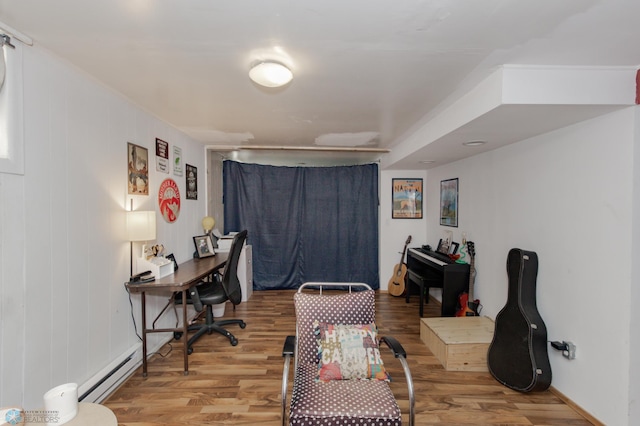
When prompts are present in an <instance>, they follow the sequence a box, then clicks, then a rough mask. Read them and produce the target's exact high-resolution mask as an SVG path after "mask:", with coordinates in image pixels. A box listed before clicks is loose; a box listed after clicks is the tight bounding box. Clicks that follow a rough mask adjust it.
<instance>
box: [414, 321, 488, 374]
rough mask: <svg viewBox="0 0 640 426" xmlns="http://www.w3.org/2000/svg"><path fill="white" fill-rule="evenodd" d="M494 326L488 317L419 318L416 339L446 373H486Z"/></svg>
mask: <svg viewBox="0 0 640 426" xmlns="http://www.w3.org/2000/svg"><path fill="white" fill-rule="evenodd" d="M493 330H494V324H493V321H492V320H491V318H488V317H459V318H456V317H453V318H452V317H446V318H422V319H421V320H420V339H421V340H422V341H423V342H424V344H426V345H427V347H428V348H429V349H430V350H431V352H433V354H434V355H435V356H436V358H438V360H439V361H440V362H441V363H442V365H443V366H444V368H445V370H448V371H489V370H488V368H487V351H488V350H489V344H490V343H491V339H492V338H493Z"/></svg>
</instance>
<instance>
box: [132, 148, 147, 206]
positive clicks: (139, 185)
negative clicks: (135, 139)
mask: <svg viewBox="0 0 640 426" xmlns="http://www.w3.org/2000/svg"><path fill="white" fill-rule="evenodd" d="M148 165H149V152H148V151H147V148H144V147H141V146H139V145H136V144H133V143H131V142H127V170H128V172H127V173H128V176H127V182H128V184H127V186H128V190H127V192H128V193H129V194H135V195H149V167H148Z"/></svg>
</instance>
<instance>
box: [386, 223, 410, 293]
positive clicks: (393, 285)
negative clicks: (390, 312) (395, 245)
mask: <svg viewBox="0 0 640 426" xmlns="http://www.w3.org/2000/svg"><path fill="white" fill-rule="evenodd" d="M410 242H411V235H409V237H407V241H405V243H404V249H402V257H401V258H400V263H398V264H397V265H396V266H395V267H394V268H393V276H392V277H391V279H390V280H389V286H388V288H389V294H390V295H392V296H402V295H403V294H404V279H405V276H406V275H407V265H406V264H405V263H404V254H405V253H406V252H407V246H408V245H409V243H410Z"/></svg>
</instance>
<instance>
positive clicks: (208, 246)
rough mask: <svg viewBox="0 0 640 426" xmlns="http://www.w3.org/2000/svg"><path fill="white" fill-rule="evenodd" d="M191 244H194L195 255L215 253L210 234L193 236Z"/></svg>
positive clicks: (211, 254) (202, 255) (201, 255)
mask: <svg viewBox="0 0 640 426" xmlns="http://www.w3.org/2000/svg"><path fill="white" fill-rule="evenodd" d="M193 244H195V246H196V254H197V257H200V258H202V257H209V256H213V255H214V254H216V252H215V251H214V249H213V243H212V242H211V235H209V234H206V235H198V236H196V237H193Z"/></svg>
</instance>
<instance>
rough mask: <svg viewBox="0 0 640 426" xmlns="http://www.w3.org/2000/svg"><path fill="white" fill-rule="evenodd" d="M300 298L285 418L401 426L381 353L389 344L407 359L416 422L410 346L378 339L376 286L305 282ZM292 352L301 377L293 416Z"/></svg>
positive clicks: (288, 345)
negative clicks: (290, 386)
mask: <svg viewBox="0 0 640 426" xmlns="http://www.w3.org/2000/svg"><path fill="white" fill-rule="evenodd" d="M310 288H311V289H314V290H316V291H314V292H309V289H310ZM336 289H340V290H343V291H338V292H336V291H334V290H336ZM327 293H328V294H327ZM294 305H295V313H296V335H295V336H288V337H287V338H286V340H285V344H284V348H283V352H282V355H283V357H284V369H283V373H282V424H283V425H285V424H287V422H286V420H287V417H288V419H289V423H288V424H289V425H323V426H324V425H349V426H352V425H372V424H375V425H387V426H400V425H401V424H402V419H401V417H402V416H401V411H400V408H399V406H398V403H397V402H396V400H395V397H394V396H393V393H392V391H391V388H390V386H389V383H388V380H387V379H388V376H386V372H385V371H384V365H383V363H382V361H381V360H380V357H379V355H380V349H379V348H380V347H382V345H381V344H382V343H384V345H386V346H387V347H388V348H389V349H391V351H392V352H393V354H394V356H395V357H396V358H397V359H398V360H399V361H400V363H401V364H402V367H403V370H404V374H405V378H406V382H407V388H408V395H409V423H408V424H409V425H413V424H414V418H415V414H414V405H415V397H414V392H413V381H412V378H411V372H410V370H409V365H408V364H407V360H406V352H405V351H404V349H403V347H402V345H400V343H399V342H398V341H397V340H396V339H394V338H393V337H379V338H378V336H377V329H376V326H375V292H374V291H373V290H372V289H371V287H370V286H368V285H367V284H360V283H305V284H303V285H302V286H301V287H300V288H299V289H298V292H297V293H296V294H295V295H294ZM378 345H380V346H378ZM291 358H294V361H295V362H294V373H293V377H294V378H293V392H292V395H291V402H290V404H289V412H288V416H287V412H286V405H287V389H288V379H289V367H290V363H291Z"/></svg>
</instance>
